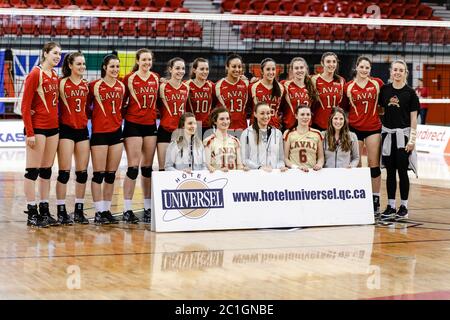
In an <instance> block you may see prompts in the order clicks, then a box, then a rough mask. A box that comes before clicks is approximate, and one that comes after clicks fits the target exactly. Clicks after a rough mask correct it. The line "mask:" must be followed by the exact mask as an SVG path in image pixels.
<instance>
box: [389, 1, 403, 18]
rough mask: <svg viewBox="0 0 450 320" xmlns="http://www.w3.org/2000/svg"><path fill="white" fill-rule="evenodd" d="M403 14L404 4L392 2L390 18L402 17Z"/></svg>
mask: <svg viewBox="0 0 450 320" xmlns="http://www.w3.org/2000/svg"><path fill="white" fill-rule="evenodd" d="M404 15H405V6H404V5H402V4H393V5H392V10H391V14H390V16H389V18H390V19H403V17H404Z"/></svg>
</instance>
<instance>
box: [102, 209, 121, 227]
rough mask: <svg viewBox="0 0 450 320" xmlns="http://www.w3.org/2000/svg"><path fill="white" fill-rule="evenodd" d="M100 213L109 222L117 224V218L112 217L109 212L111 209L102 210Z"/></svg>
mask: <svg viewBox="0 0 450 320" xmlns="http://www.w3.org/2000/svg"><path fill="white" fill-rule="evenodd" d="M102 215H103V216H104V217H105V218H106V219H108V221H109V223H111V224H117V223H119V220H117V219H116V218H115V217H113V215H112V214H111V211H109V210H108V211H103V212H102Z"/></svg>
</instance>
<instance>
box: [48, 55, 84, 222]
mask: <svg viewBox="0 0 450 320" xmlns="http://www.w3.org/2000/svg"><path fill="white" fill-rule="evenodd" d="M85 71H86V62H85V60H84V56H83V54H82V53H81V52H73V53H71V54H67V55H66V56H65V58H64V62H63V66H62V73H63V77H62V79H60V81H59V103H60V104H59V106H60V108H59V115H60V119H59V145H58V168H59V171H58V179H57V180H58V182H57V183H56V204H57V206H58V210H57V212H58V219H59V221H60V222H61V224H72V223H73V221H72V219H71V218H70V217H69V216H68V214H67V211H66V205H65V200H66V192H67V182H68V181H69V177H70V168H71V167H72V155H73V156H74V157H75V175H76V184H75V211H74V217H73V218H74V221H75V222H77V223H81V224H88V223H89V221H88V219H86V217H85V216H84V213H83V205H84V195H85V191H86V181H87V177H88V175H87V166H88V162H89V153H90V152H89V131H88V129H87V122H88V117H87V113H86V111H87V110H86V102H87V97H88V93H89V85H88V83H87V81H86V80H84V79H83V74H84V72H85Z"/></svg>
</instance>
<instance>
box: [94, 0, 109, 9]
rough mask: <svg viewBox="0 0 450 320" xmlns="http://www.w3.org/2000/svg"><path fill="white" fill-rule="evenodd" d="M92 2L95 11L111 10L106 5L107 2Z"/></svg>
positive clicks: (97, 0) (100, 0) (95, 0)
mask: <svg viewBox="0 0 450 320" xmlns="http://www.w3.org/2000/svg"><path fill="white" fill-rule="evenodd" d="M90 1H91V5H92V8H93V9H95V10H103V11H106V10H109V9H110V8H109V6H108V5H106V4H105V2H104V1H103V0H90Z"/></svg>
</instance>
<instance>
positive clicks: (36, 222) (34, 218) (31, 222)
mask: <svg viewBox="0 0 450 320" xmlns="http://www.w3.org/2000/svg"><path fill="white" fill-rule="evenodd" d="M24 212H25V213H26V214H28V219H27V226H30V227H36V228H48V223H47V221H44V220H43V219H42V217H41V216H40V215H39V213H38V209H37V205H34V206H32V205H28V206H27V211H24Z"/></svg>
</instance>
